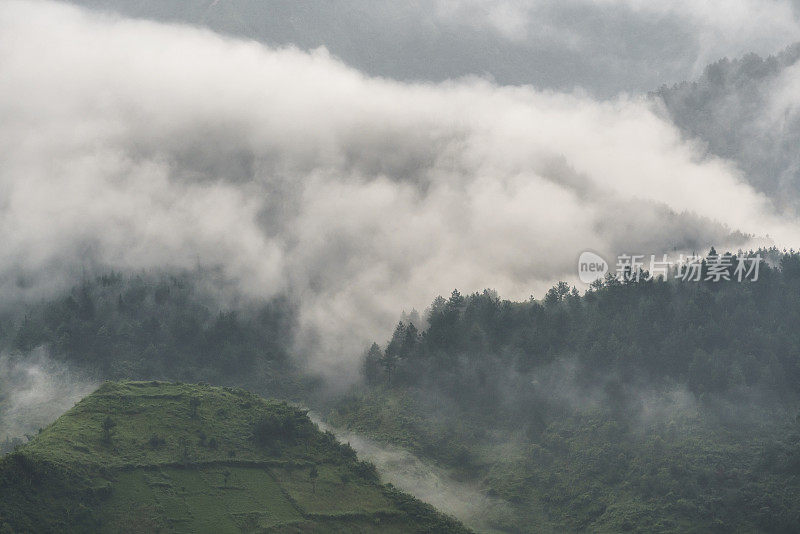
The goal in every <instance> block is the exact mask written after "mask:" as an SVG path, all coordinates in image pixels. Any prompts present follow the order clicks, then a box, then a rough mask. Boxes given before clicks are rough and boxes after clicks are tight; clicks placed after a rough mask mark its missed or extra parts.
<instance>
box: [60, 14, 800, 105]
mask: <svg viewBox="0 0 800 534" xmlns="http://www.w3.org/2000/svg"><path fill="white" fill-rule="evenodd" d="M74 1H75V2H76V3H80V4H85V5H89V6H93V7H101V8H102V9H113V10H117V11H119V12H122V13H126V14H129V15H133V16H139V17H146V18H153V19H160V20H172V21H184V22H189V23H194V24H200V25H206V26H208V27H210V28H212V29H215V30H218V31H223V32H229V33H232V34H236V35H243V36H247V37H252V38H256V39H259V40H261V41H263V42H265V43H268V44H272V45H275V44H278V45H285V44H294V45H296V46H298V47H300V48H302V49H312V48H316V47H319V46H325V47H327V49H328V50H329V51H330V52H331V53H332V54H334V55H336V56H337V57H339V58H341V59H342V60H343V61H344V62H345V63H347V64H349V65H351V66H353V67H356V68H358V69H359V70H362V71H364V72H366V73H369V74H373V75H380V76H387V77H390V78H394V79H400V80H432V81H441V80H444V79H447V78H452V77H459V76H464V75H470V74H471V75H479V76H487V77H491V78H493V79H494V80H496V81H497V82H498V83H500V84H532V85H534V86H536V87H538V88H551V89H557V90H572V89H574V88H576V87H580V88H583V89H585V90H587V91H589V92H591V93H592V94H595V95H599V96H611V95H614V94H616V93H618V92H620V91H631V92H640V91H648V90H651V89H654V88H656V87H658V86H659V85H661V84H662V83H669V84H671V83H674V82H680V81H682V80H685V79H688V78H693V77H695V76H697V75H699V74H700V73H701V72H702V69H703V68H704V67H705V65H706V64H708V63H711V62H713V61H716V60H717V59H720V58H722V57H725V56H729V57H736V56H740V55H743V54H745V53H748V52H756V53H758V54H762V55H767V54H772V53H776V52H778V51H780V50H781V49H782V48H784V47H785V46H787V45H789V44H791V43H793V42H795V41H798V40H800V25H799V24H798V13H797V10H796V8H795V6H796V3H795V4H793V3H792V2H791V1H788V0H775V1H773V0H663V1H659V2H653V1H651V0H559V1H544V0H527V1H522V0H424V1H421V0H408V1H402V2H398V1H395V0H102V1H101V0H74Z"/></svg>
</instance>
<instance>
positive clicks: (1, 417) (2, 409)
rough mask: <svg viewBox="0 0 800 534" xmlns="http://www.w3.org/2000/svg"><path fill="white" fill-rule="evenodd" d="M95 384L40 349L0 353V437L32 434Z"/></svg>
mask: <svg viewBox="0 0 800 534" xmlns="http://www.w3.org/2000/svg"><path fill="white" fill-rule="evenodd" d="M97 386H98V383H97V382H96V381H94V380H92V379H90V378H88V377H86V376H83V375H81V374H79V373H76V372H74V371H72V370H71V369H70V368H69V367H68V366H67V365H66V364H64V363H60V362H58V361H55V360H53V359H52V358H50V356H49V355H48V354H47V351H46V350H45V349H44V348H39V349H36V350H34V351H33V352H31V353H30V354H26V355H14V356H11V355H8V354H2V355H0V440H5V439H14V438H21V437H23V436H25V435H32V434H35V433H36V431H37V430H38V429H40V428H43V427H45V426H47V425H49V424H50V423H52V422H53V421H55V420H56V419H57V418H58V417H59V416H60V415H61V414H63V413H64V412H65V411H66V410H68V409H69V408H72V406H73V405H74V404H75V403H76V402H78V401H79V400H80V399H81V398H83V397H84V396H86V395H88V394H89V393H91V392H92V391H94V390H95V389H96V388H97Z"/></svg>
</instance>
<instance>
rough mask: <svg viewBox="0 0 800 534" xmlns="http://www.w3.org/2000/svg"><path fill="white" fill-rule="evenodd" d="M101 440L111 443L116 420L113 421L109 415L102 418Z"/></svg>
mask: <svg viewBox="0 0 800 534" xmlns="http://www.w3.org/2000/svg"><path fill="white" fill-rule="evenodd" d="M102 426H103V441H104V442H106V443H111V434H112V433H113V431H114V428H115V427H116V426H117V422H116V421H114V420H113V419H112V418H111V416H110V415H107V416H106V418H105V419H103V425H102Z"/></svg>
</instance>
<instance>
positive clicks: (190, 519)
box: [0, 382, 466, 533]
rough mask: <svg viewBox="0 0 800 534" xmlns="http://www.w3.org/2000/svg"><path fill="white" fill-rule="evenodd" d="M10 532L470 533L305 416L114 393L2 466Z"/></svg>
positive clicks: (199, 391) (258, 405)
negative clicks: (381, 478) (388, 481)
mask: <svg viewBox="0 0 800 534" xmlns="http://www.w3.org/2000/svg"><path fill="white" fill-rule="evenodd" d="M0 495H1V496H2V498H1V499H0V532H95V531H97V532H143V533H144V532H146V533H151V532H209V533H212V532H213V533H223V532H332V531H337V532H415V531H435V532H466V530H465V529H464V528H463V527H461V526H460V525H459V524H458V523H457V522H455V521H453V520H451V519H449V518H447V517H444V516H442V515H440V514H438V513H437V512H435V511H434V510H433V509H432V508H431V507H430V506H427V505H425V504H422V503H420V502H419V501H416V500H414V499H413V498H411V497H409V496H407V495H404V494H402V493H400V492H398V491H396V490H394V489H392V488H391V487H389V486H382V485H381V484H380V483H379V482H378V479H377V474H376V472H375V469H374V467H373V466H372V465H371V464H367V463H364V462H360V461H359V460H358V459H357V458H356V454H355V452H354V451H353V449H352V448H350V447H349V446H348V445H343V444H340V443H338V442H337V441H336V439H335V438H334V437H333V435H332V434H330V433H323V432H320V431H319V430H318V429H317V427H316V426H315V425H314V424H313V423H311V421H310V420H309V419H308V417H307V416H306V414H305V412H302V411H300V410H298V409H296V408H293V407H291V406H289V405H287V404H285V403H279V402H274V401H265V400H264V399H262V398H260V397H258V396H256V395H253V394H251V393H248V392H246V391H244V390H242V389H238V388H216V387H211V386H196V385H187V384H167V383H160V382H122V383H106V384H104V385H103V386H102V387H101V388H100V389H99V390H98V391H97V392H95V393H94V394H92V395H90V396H89V397H86V398H85V399H83V400H82V401H81V402H79V403H78V404H77V405H76V406H75V407H74V408H73V409H71V410H70V411H68V412H67V413H66V414H64V415H63V416H62V417H61V418H59V419H58V420H57V421H56V422H55V423H53V424H52V425H50V426H49V427H47V428H45V429H44V430H42V432H40V433H39V435H38V436H37V437H36V438H35V439H33V440H32V441H31V442H30V443H28V444H26V445H25V446H23V447H21V448H18V449H17V450H16V451H15V452H14V453H12V454H9V455H7V456H5V457H4V458H3V459H2V462H1V463H0Z"/></svg>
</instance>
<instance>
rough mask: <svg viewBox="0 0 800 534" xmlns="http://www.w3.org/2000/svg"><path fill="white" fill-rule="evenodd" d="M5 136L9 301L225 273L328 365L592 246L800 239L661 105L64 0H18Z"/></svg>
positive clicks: (4, 76) (519, 286)
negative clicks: (398, 64)
mask: <svg viewBox="0 0 800 534" xmlns="http://www.w3.org/2000/svg"><path fill="white" fill-rule="evenodd" d="M0 152H1V153H2V154H3V155H4V156H3V160H2V164H1V165H0V236H2V242H3V244H4V246H3V247H2V249H0V294H2V295H3V299H4V301H6V302H11V301H13V300H15V299H23V298H31V297H32V296H35V297H39V296H41V295H43V294H46V293H47V292H48V291H53V290H55V289H56V288H58V287H60V286H61V285H63V284H64V283H66V281H67V280H69V279H70V277H71V276H73V275H74V273H75V272H79V271H80V270H81V269H82V268H85V267H86V266H94V267H115V268H118V269H128V270H134V269H146V268H193V267H195V266H198V265H202V266H213V267H218V268H220V270H221V272H222V273H223V275H224V276H225V277H226V278H227V279H229V280H231V281H234V282H235V283H236V284H237V286H238V287H239V289H240V290H241V291H242V293H243V294H245V295H249V296H252V297H253V298H261V297H270V296H273V295H276V294H286V295H288V296H289V297H290V298H291V299H293V301H295V302H297V303H298V305H299V310H300V312H299V314H300V317H299V319H300V329H301V331H300V333H299V335H298V336H297V339H298V347H297V351H298V353H301V354H304V355H306V356H307V357H308V358H309V362H310V363H311V364H312V366H314V367H315V368H316V369H318V370H326V371H328V372H334V371H338V372H342V373H351V372H352V371H353V368H352V362H353V358H352V356H353V355H354V354H356V353H358V352H360V350H361V348H362V347H363V345H362V343H366V342H367V341H368V340H370V339H373V338H375V339H384V338H385V337H386V335H387V333H388V331H389V330H390V328H391V326H392V323H393V322H394V321H395V320H396V318H397V314H398V312H399V311H400V310H402V309H403V308H405V309H410V308H411V307H412V306H413V307H417V308H418V309H424V307H425V304H426V303H428V302H430V300H431V298H432V297H433V296H434V295H436V294H439V293H448V292H449V291H450V290H452V288H453V287H459V288H460V289H462V290H465V291H472V290H479V289H482V288H484V287H494V288H496V289H497V290H498V291H499V292H500V294H502V295H506V296H509V297H516V298H525V297H527V296H528V295H530V294H531V293H532V292H533V293H535V294H537V295H539V296H541V295H542V294H543V291H544V290H545V289H546V288H547V287H548V286H549V285H550V284H551V283H552V282H553V281H555V280H557V279H559V278H570V279H571V278H574V265H575V262H576V260H577V257H578V255H579V253H580V252H581V251H582V250H585V249H586V248H592V249H594V250H596V251H598V252H600V253H604V254H608V255H612V254H617V253H619V252H631V251H653V252H670V251H677V250H692V249H697V250H700V249H703V248H705V247H707V246H708V245H710V244H712V243H713V244H715V245H717V246H725V245H727V246H732V247H736V246H746V245H747V244H748V239H747V238H746V236H745V235H744V234H751V233H752V234H755V235H756V236H763V235H765V234H769V235H770V236H772V237H773V238H774V239H776V240H777V241H778V242H779V243H792V242H796V238H797V233H798V232H797V224H796V221H795V220H793V219H787V218H778V217H777V216H773V215H770V211H769V210H770V205H769V201H768V199H767V198H766V197H765V196H763V195H762V194H760V193H757V192H756V191H754V190H753V189H752V188H751V187H750V186H748V185H746V184H745V183H744V182H743V180H742V177H741V174H740V172H739V171H738V170H737V169H736V167H735V166H734V165H733V164H731V163H729V162H727V161H724V160H721V159H715V158H710V157H704V156H703V153H702V147H700V146H695V145H694V144H691V143H686V142H684V141H683V139H682V137H681V133H680V132H679V131H678V130H677V129H676V128H675V127H673V126H672V125H671V124H670V123H669V122H667V121H665V120H664V119H662V118H660V117H659V115H658V114H657V113H655V112H654V110H653V109H652V108H651V106H650V104H649V103H648V102H646V101H644V100H640V99H634V98H627V97H620V98H617V99H614V100H611V101H597V100H595V99H593V98H591V97H589V96H587V95H586V94H585V93H580V92H578V93H555V92H551V91H538V90H535V89H533V88H530V87H504V86H499V85H496V84H494V83H491V82H489V81H486V80H483V79H477V78H469V79H462V80H458V81H447V82H442V83H438V84H433V83H404V82H398V81H392V80H389V79H384V78H376V77H370V76H368V75H365V74H363V73H361V72H359V71H357V70H354V69H353V68H350V67H348V66H346V65H344V64H343V63H342V62H340V61H338V60H337V59H335V58H333V57H331V55H330V54H329V53H328V52H327V51H326V50H325V49H318V50H315V51H313V52H310V53H307V52H304V51H301V50H298V49H295V48H282V49H272V48H267V47H264V46H263V45H260V44H257V43H254V42H245V41H238V40H234V39H231V38H225V37H221V36H219V35H216V34H213V33H211V32H209V31H203V30H199V29H193V28H188V27H181V26H175V25H162V24H156V23H152V22H146V21H132V20H125V19H121V18H118V17H113V16H104V15H97V14H92V13H89V12H84V11H81V10H78V9H76V8H72V7H67V6H65V5H62V4H55V3H50V2H39V1H22V0H8V1H6V2H3V3H2V4H0ZM332 370H334V371H332Z"/></svg>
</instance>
